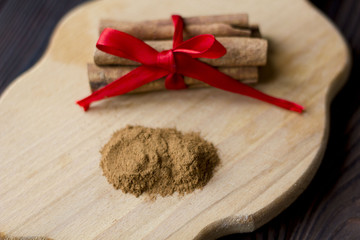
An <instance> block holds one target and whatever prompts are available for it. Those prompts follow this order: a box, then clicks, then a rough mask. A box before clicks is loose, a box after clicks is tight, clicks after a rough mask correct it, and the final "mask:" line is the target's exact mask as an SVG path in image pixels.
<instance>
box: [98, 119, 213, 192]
mask: <svg viewBox="0 0 360 240" xmlns="http://www.w3.org/2000/svg"><path fill="white" fill-rule="evenodd" d="M101 154H102V158H101V162H100V166H101V168H102V169H103V172H104V175H105V176H106V178H107V180H108V182H109V183H111V184H112V185H113V186H114V187H115V188H116V189H121V190H122V191H123V192H124V193H131V194H134V195H135V196H137V197H138V196H140V195H141V194H143V193H147V194H148V195H150V196H151V197H156V195H158V194H159V195H161V196H167V195H171V194H173V193H174V192H179V194H180V195H182V194H185V193H190V192H193V191H194V190H195V189H197V188H202V187H203V186H205V184H206V183H207V182H208V181H209V180H210V178H211V177H212V175H213V171H214V169H215V167H216V166H217V165H218V164H219V161H220V160H219V157H218V155H217V151H216V148H215V147H214V145H213V144H211V143H209V142H207V141H205V140H204V139H202V138H201V137H200V135H199V133H193V132H191V133H186V134H182V133H181V132H179V131H177V130H176V129H174V128H147V127H142V126H127V127H126V128H123V129H121V130H118V131H116V132H115V133H114V134H113V136H112V137H111V139H110V141H109V142H108V143H107V144H106V145H105V146H104V147H103V149H102V150H101Z"/></svg>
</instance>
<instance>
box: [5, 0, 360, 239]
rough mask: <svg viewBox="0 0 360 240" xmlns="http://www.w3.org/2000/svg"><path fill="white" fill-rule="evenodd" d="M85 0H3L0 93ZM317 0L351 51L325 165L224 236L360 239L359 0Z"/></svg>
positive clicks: (334, 111) (333, 112)
mask: <svg viewBox="0 0 360 240" xmlns="http://www.w3.org/2000/svg"><path fill="white" fill-rule="evenodd" d="M85 1H86V0H63V1H56V0H47V1H45V0H32V1H21V0H0V36H1V38H0V93H1V92H2V91H3V90H4V89H5V88H6V86H7V85H8V84H9V83H10V82H11V81H13V80H14V79H15V78H16V77H17V76H19V75H20V74H21V73H22V72H24V71H25V70H27V69H28V68H30V67H31V66H32V65H33V64H34V63H36V62H37V60H38V59H39V58H40V57H41V55H42V54H43V51H44V50H45V49H46V46H47V43H48V40H49V37H50V35H51V33H52V31H53V29H54V27H55V26H56V24H57V22H58V21H59V20H60V19H61V17H62V16H63V15H64V14H65V13H66V12H68V11H69V10H70V9H72V8H73V7H74V6H76V5H78V4H80V3H82V2H85ZM313 3H314V4H315V5H317V7H319V8H320V9H321V10H322V11H323V12H324V13H325V14H326V15H328V16H329V18H331V19H332V20H333V22H334V23H335V24H336V25H337V26H338V27H339V29H340V30H341V31H342V33H343V34H344V36H345V38H346V39H347V40H348V42H349V45H350V46H351V50H352V54H353V69H352V72H351V75H350V78H349V81H348V83H347V84H346V85H345V87H344V88H343V90H342V91H341V92H340V93H339V94H338V95H337V97H336V98H335V100H334V101H333V103H332V106H331V126H330V138H329V142H328V146H327V150H326V153H325V157H324V159H323V162H322V165H321V167H320V169H319V171H318V173H317V174H316V176H315V178H314V179H313V181H312V183H311V184H310V186H309V187H308V189H307V190H306V191H305V192H304V193H303V194H302V195H301V196H300V197H299V198H298V199H297V200H296V201H295V203H293V204H292V205H291V206H290V207H289V208H288V209H287V210H285V211H284V212H283V213H281V214H280V215H279V216H278V217H276V218H275V219H273V220H272V221H271V222H269V223H268V224H266V225H264V226H263V227H261V228H260V229H258V230H257V231H255V232H253V233H248V234H234V235H231V236H226V237H224V238H222V239H360V187H359V186H360V81H359V78H360V72H359V69H360V66H359V64H360V1H358V0H343V1H341V0H328V1H321V0H314V1H313ZM0 231H1V229H0Z"/></svg>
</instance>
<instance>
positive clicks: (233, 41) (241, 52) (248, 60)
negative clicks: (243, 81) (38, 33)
mask: <svg viewBox="0 0 360 240" xmlns="http://www.w3.org/2000/svg"><path fill="white" fill-rule="evenodd" d="M217 40H218V41H219V42H220V43H221V44H222V45H224V47H225V48H226V50H227V53H226V54H225V55H224V56H223V57H221V58H217V59H208V58H199V60H201V61H203V62H205V63H208V64H210V65H212V66H216V67H239V66H264V65H265V64H266V54H267V41H266V40H264V39H260V38H243V37H241V38H240V37H222V38H220V37H219V38H217ZM146 43H147V44H149V45H150V46H151V47H153V48H155V49H156V50H157V51H159V52H160V51H163V50H167V49H171V48H172V41H170V40H161V41H146ZM94 61H95V63H96V64H97V65H129V66H137V65H140V63H138V62H134V61H132V60H128V59H125V58H120V57H117V56H114V55H110V54H107V53H105V52H102V51H100V50H97V49H96V51H95V55H94Z"/></svg>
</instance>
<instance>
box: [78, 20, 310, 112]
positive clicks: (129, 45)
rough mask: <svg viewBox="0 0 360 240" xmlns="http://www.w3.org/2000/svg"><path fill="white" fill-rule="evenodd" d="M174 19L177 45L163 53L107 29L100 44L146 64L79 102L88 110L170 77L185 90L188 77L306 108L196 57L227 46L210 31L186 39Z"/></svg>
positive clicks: (297, 108)
mask: <svg viewBox="0 0 360 240" xmlns="http://www.w3.org/2000/svg"><path fill="white" fill-rule="evenodd" d="M172 20H173V24H174V27H175V32H174V38H173V48H172V49H170V50H166V51H162V52H157V51H156V50H155V49H153V48H152V47H150V46H149V45H147V44H146V43H144V42H143V41H142V40H140V39H138V38H135V37H133V36H131V35H129V34H127V33H124V32H120V31H117V30H114V29H110V28H106V29H105V30H104V31H103V32H102V33H101V35H100V38H99V40H98V42H97V44H96V47H97V48H98V49H100V50H102V51H104V52H106V53H109V54H112V55H115V56H119V57H122V58H127V59H131V60H133V61H136V62H140V63H141V64H143V65H141V66H139V67H138V68H136V69H134V70H133V71H131V72H129V73H128V74H126V75H124V76H122V77H120V78H119V79H117V80H115V81H113V82H112V83H110V84H108V85H106V86H105V87H103V88H101V89H99V90H97V91H95V92H93V93H92V94H91V95H90V96H88V97H86V98H84V99H82V100H80V101H78V102H77V104H79V105H80V106H82V107H83V108H84V110H85V111H86V110H87V109H88V108H89V106H90V104H91V103H92V102H94V101H98V100H101V99H104V98H108V97H113V96H117V95H121V94H125V93H127V92H130V91H132V90H134V89H136V88H138V87H140V86H142V85H144V84H147V83H149V82H152V81H154V80H157V79H159V78H162V77H166V80H165V87H166V88H167V89H184V88H186V85H185V83H184V79H183V76H188V77H191V78H195V79H198V80H200V81H202V82H205V83H207V84H209V85H211V86H213V87H216V88H220V89H223V90H225V91H229V92H233V93H238V94H242V95H246V96H249V97H253V98H257V99H259V100H262V101H265V102H268V103H271V104H274V105H277V106H279V107H282V108H285V109H288V110H291V111H295V112H300V113H301V112H302V111H303V110H304V107H302V106H300V105H298V104H296V103H293V102H289V101H286V100H284V99H279V98H275V97H271V96H269V95H266V94H264V93H262V92H260V91H258V90H255V89H254V88H251V87H249V86H247V85H245V84H243V83H240V82H238V81H237V80H235V79H233V78H231V77H229V76H227V75H226V74H224V73H221V72H219V71H218V70H216V69H215V68H213V67H211V66H210V65H208V64H206V63H203V62H200V61H198V60H196V59H195V58H219V57H221V56H223V55H225V54H226V49H225V48H224V47H223V46H222V45H221V44H220V43H219V42H218V41H217V40H216V39H215V37H214V36H213V35H209V34H204V35H198V36H196V37H193V38H191V39H189V40H187V41H184V42H183V37H182V33H183V20H182V18H181V17H180V16H178V15H173V16H172Z"/></svg>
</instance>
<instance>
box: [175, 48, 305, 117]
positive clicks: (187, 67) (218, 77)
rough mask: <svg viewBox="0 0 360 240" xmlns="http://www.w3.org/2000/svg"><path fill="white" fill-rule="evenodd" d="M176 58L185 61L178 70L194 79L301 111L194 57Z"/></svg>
mask: <svg viewBox="0 0 360 240" xmlns="http://www.w3.org/2000/svg"><path fill="white" fill-rule="evenodd" d="M177 57H178V58H179V59H176V60H177V62H178V63H185V64H178V72H179V73H181V74H183V75H185V76H189V77H192V78H195V79H198V80H200V81H202V82H205V83H207V84H209V85H211V86H213V87H216V88H219V89H222V90H225V91H229V92H233V93H237V94H242V95H245V96H248V97H252V98H256V99H258V100H261V101H264V102H267V103H270V104H273V105H276V106H278V107H281V108H285V109H287V110H291V111H294V112H299V113H301V112H303V111H304V109H305V108H304V107H303V106H301V105H299V104H296V103H294V102H290V101H287V100H285V99H281V98H276V97H272V96H270V95H267V94H265V93H262V92H260V91H258V90H256V89H254V88H252V87H250V86H248V85H246V84H243V83H241V82H239V81H237V80H235V79H233V78H231V77H229V76H228V75H226V74H224V73H222V72H219V71H218V70H216V69H214V68H212V67H211V66H209V65H208V64H206V63H202V62H200V61H198V60H196V59H193V58H191V57H188V56H186V55H184V54H178V55H177Z"/></svg>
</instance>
